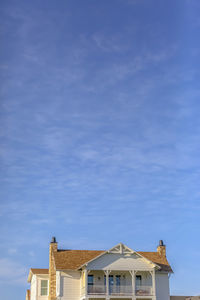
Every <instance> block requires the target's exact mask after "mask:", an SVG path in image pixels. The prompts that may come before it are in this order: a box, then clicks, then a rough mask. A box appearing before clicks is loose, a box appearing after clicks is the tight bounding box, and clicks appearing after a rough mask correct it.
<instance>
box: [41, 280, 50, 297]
mask: <svg viewBox="0 0 200 300" xmlns="http://www.w3.org/2000/svg"><path fill="white" fill-rule="evenodd" d="M42 281H47V294H46V295H42ZM40 296H41V297H48V296H49V280H48V279H46V278H41V279H40Z"/></svg>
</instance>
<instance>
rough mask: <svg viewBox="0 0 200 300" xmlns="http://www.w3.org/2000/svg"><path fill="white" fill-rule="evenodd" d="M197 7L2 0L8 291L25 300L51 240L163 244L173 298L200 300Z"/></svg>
mask: <svg viewBox="0 0 200 300" xmlns="http://www.w3.org/2000/svg"><path fill="white" fill-rule="evenodd" d="M199 9H200V2H199V1H198V0H169V1H164V0H157V1H153V0H109V1H108V0H101V1H98V0H77V1H73V0H59V1H53V0H48V1H47V0H42V1H41V0H34V1H27V0H24V1H23V0H13V1H12V0H2V1H1V10H0V12H1V16H0V20H1V21H0V22H1V29H0V36H1V50H0V55H1V57H0V77H1V78H0V80H1V92H0V97H1V102H0V106H1V109H0V128H1V134H0V139H1V148H0V156H1V169H0V172H1V188H0V195H1V198H0V228H1V230H0V232H1V243H0V298H1V299H4V300H9V299H13V298H15V299H16V300H20V299H25V290H26V288H28V284H27V283H26V280H27V274H28V270H29V268H30V267H48V246H49V241H50V239H51V236H53V235H55V236H56V237H57V240H58V242H59V247H63V248H70V249H109V248H111V247H112V246H113V245H115V244H117V243H118V242H123V243H125V244H127V245H128V246H129V247H131V248H133V249H134V250H136V251H137V250H140V251H154V250H156V246H157V244H158V240H159V239H163V240H164V242H165V243H166V244H167V255H168V259H169V261H170V263H171V265H172V267H173V269H174V275H172V276H171V279H170V287H171V294H194V295H195V294H200V287H199V261H200V252H199V247H200V240H199V236H200V222H199V220H200V201H199V199H200V156H199V153H200V139H199V137H200V118H199V113H200V101H199V98H200V97H199V96H200V86H199V78H200V74H199V70H200V60H199V57H200V41H199V35H200V18H199ZM197 262H198V263H197Z"/></svg>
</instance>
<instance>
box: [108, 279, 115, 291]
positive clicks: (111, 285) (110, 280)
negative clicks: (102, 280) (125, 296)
mask: <svg viewBox="0 0 200 300" xmlns="http://www.w3.org/2000/svg"><path fill="white" fill-rule="evenodd" d="M113 285H114V279H113V275H109V293H110V294H111V293H112V292H113Z"/></svg>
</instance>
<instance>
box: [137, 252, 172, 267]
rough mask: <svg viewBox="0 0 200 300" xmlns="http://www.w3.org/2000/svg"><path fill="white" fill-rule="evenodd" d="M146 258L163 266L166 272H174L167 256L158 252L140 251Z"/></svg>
mask: <svg viewBox="0 0 200 300" xmlns="http://www.w3.org/2000/svg"><path fill="white" fill-rule="evenodd" d="M138 253H139V254H141V255H142V256H144V257H145V258H147V259H149V260H151V261H152V262H153V263H155V264H157V265H158V266H159V267H161V270H162V271H166V272H173V270H172V268H171V267H170V264H169V263H168V260H167V258H166V256H163V255H160V254H159V253H158V252H142V251H140V252H138Z"/></svg>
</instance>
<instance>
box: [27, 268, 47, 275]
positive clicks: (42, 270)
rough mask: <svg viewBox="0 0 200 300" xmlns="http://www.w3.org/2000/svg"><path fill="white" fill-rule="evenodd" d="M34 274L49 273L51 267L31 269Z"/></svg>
mask: <svg viewBox="0 0 200 300" xmlns="http://www.w3.org/2000/svg"><path fill="white" fill-rule="evenodd" d="M30 271H31V272H32V273H33V274H49V269H32V268H31V269H30Z"/></svg>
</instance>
